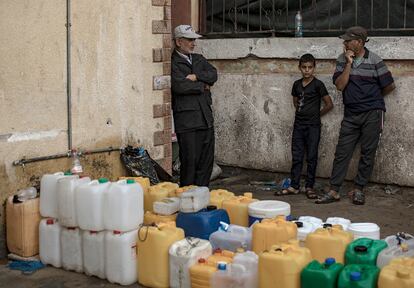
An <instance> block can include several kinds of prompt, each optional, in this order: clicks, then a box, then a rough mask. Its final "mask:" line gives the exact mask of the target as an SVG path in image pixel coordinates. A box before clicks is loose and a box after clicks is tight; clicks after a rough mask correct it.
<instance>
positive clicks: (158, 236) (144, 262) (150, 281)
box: [137, 222, 184, 288]
mask: <svg viewBox="0 0 414 288" xmlns="http://www.w3.org/2000/svg"><path fill="white" fill-rule="evenodd" d="M181 239H184V230H183V229H181V228H177V227H175V223H174V222H168V223H160V224H158V225H156V226H142V227H141V228H140V229H139V230H138V242H137V255H138V257H137V261H138V263H137V266H138V281H139V283H141V284H142V285H144V286H148V287H154V288H164V287H166V288H168V287H169V286H170V275H169V253H168V251H169V249H170V246H171V245H172V244H173V243H175V242H177V241H179V240H181Z"/></svg>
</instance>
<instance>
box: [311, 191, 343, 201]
mask: <svg viewBox="0 0 414 288" xmlns="http://www.w3.org/2000/svg"><path fill="white" fill-rule="evenodd" d="M339 200H341V197H340V196H339V193H337V192H335V191H332V190H331V191H329V192H328V193H326V194H324V195H322V196H321V197H319V198H318V199H317V200H316V201H315V204H329V203H332V202H338V201H339Z"/></svg>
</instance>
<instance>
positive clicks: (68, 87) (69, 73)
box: [66, 0, 72, 151]
mask: <svg viewBox="0 0 414 288" xmlns="http://www.w3.org/2000/svg"><path fill="white" fill-rule="evenodd" d="M70 13H71V9H70V0H66V95H67V114H68V151H72V77H71V76H72V69H71V65H72V63H71V43H70V42H71V40H70V28H71V26H72V23H71V18H70Z"/></svg>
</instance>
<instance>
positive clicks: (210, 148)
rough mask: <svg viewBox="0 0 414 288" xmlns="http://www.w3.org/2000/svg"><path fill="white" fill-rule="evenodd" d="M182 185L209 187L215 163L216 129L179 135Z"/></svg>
mask: <svg viewBox="0 0 414 288" xmlns="http://www.w3.org/2000/svg"><path fill="white" fill-rule="evenodd" d="M177 140H178V146H179V148H180V152H179V154H180V162H181V166H180V185H181V186H186V185H197V186H208V184H209V183H210V177H211V172H212V171H213V162H214V144H215V141H214V128H210V129H206V130H196V131H193V132H186V133H177Z"/></svg>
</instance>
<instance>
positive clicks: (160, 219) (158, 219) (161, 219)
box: [144, 211, 177, 225]
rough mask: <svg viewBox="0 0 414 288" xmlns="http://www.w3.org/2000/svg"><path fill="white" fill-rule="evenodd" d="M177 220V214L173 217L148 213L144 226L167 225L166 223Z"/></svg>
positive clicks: (145, 216)
mask: <svg viewBox="0 0 414 288" xmlns="http://www.w3.org/2000/svg"><path fill="white" fill-rule="evenodd" d="M175 219H177V213H175V214H172V215H158V214H155V213H154V212H151V211H147V212H145V214H144V224H145V225H151V224H153V223H156V224H158V223H166V222H171V221H172V222H175Z"/></svg>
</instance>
